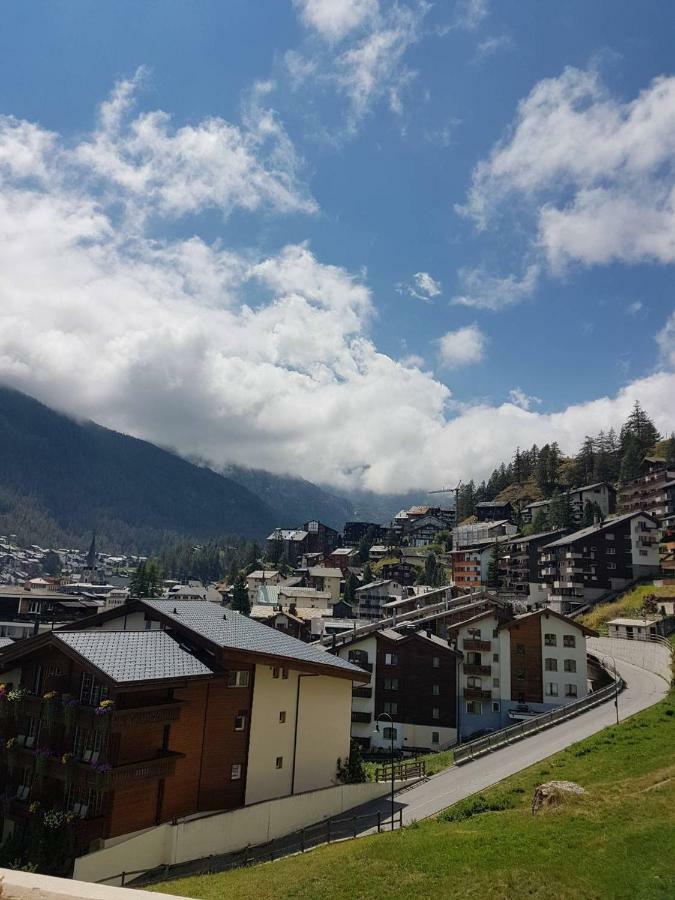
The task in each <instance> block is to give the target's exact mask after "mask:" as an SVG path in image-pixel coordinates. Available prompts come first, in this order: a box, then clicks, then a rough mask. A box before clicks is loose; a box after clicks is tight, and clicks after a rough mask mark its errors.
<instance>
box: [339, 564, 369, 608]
mask: <svg viewBox="0 0 675 900" xmlns="http://www.w3.org/2000/svg"><path fill="white" fill-rule="evenodd" d="M367 583H368V582H365V581H364V584H367ZM358 586H359V582H358V579H357V577H356V575H354V573H353V572H350V573H349V575H348V576H347V580H346V581H345V589H344V593H343V594H342V599H343V600H344V602H345V603H350V604H353V603H354V602H355V601H356V589H357V587H358Z"/></svg>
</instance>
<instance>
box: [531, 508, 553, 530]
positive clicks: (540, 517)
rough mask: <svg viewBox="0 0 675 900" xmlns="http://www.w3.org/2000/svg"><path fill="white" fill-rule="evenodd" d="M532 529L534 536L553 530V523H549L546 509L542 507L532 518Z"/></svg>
mask: <svg viewBox="0 0 675 900" xmlns="http://www.w3.org/2000/svg"><path fill="white" fill-rule="evenodd" d="M532 527H533V529H534V530H533V532H532V533H533V534H542V533H543V532H544V531H550V530H551V523H550V521H549V516H548V510H547V509H546V508H545V507H540V508H539V509H538V510H537V511H536V513H535V514H534V516H533V518H532Z"/></svg>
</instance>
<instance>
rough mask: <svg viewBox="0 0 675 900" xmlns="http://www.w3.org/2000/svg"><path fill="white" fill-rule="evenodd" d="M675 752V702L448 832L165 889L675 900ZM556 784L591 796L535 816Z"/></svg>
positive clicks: (580, 747)
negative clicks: (542, 787) (548, 786)
mask: <svg viewBox="0 0 675 900" xmlns="http://www.w3.org/2000/svg"><path fill="white" fill-rule="evenodd" d="M674 741H675V692H671V693H670V695H669V696H668V698H666V700H664V701H662V702H661V703H659V704H657V705H656V706H654V707H652V708H651V709H649V710H646V711H645V712H643V713H640V714H639V715H637V716H634V717H633V718H632V719H629V720H627V721H626V722H623V723H622V724H621V725H618V726H614V727H612V728H608V729H605V730H604V731H602V732H600V733H599V734H597V735H595V736H594V737H591V738H589V739H587V740H585V741H582V742H580V743H578V744H576V745H574V746H572V747H570V748H568V749H567V750H564V751H563V752H561V753H558V754H556V755H555V756H552V757H550V758H549V759H547V760H545V761H544V762H542V763H539V764H537V765H535V766H532V767H531V768H530V769H527V770H525V771H524V772H521V773H520V774H518V775H515V776H513V777H512V778H508V779H506V780H505V781H503V782H502V783H501V784H499V785H498V786H496V787H495V788H492V789H491V790H488V791H484V792H483V793H482V794H480V795H478V796H474V797H472V798H469V799H468V800H466V801H463V802H462V803H460V804H457V805H456V806H454V807H452V808H451V809H450V810H447V811H446V812H445V813H444V814H442V815H441V816H440V817H439V818H438V819H436V820H430V821H426V822H421V823H419V824H416V825H412V826H409V827H408V828H405V829H404V830H403V831H401V832H396V833H395V834H393V835H392V834H389V835H386V834H383V835H377V836H374V837H369V838H362V839H360V840H357V841H347V842H345V843H342V844H337V845H334V846H330V847H323V848H320V849H318V850H315V851H313V852H311V853H308V854H306V855H302V856H294V857H291V858H289V859H286V860H282V861H280V862H276V863H268V864H263V865H259V866H255V867H252V868H250V869H239V870H236V871H233V872H227V873H222V874H217V875H210V876H203V877H196V878H188V879H183V880H180V881H172V882H168V883H166V884H163V885H157V886H156V888H155V889H156V890H163V891H166V892H169V893H172V892H173V893H176V894H182V895H184V896H187V897H195V898H204V900H210V898H213V900H215V898H222V897H227V898H228V900H253V898H254V900H268V898H269V900H272V898H274V900H285V898H294V900H324V898H325V900H354V898H359V900H371V898H372V900H382V898H384V897H386V898H393V900H396V898H401V900H403V898H405V900H411V898H412V900H414V898H428V897H467V896H472V897H481V898H509V900H510V898H520V897H537V898H561V897H563V898H568V897H569V898H582V900H585V898H589V900H590V898H605V897H611V898H631V900H632V898H642V900H646V898H666V897H667V898H671V897H673V896H675V852H673V830H674V829H673V826H674V825H675V760H674V759H673V753H672V748H673V742H674ZM467 777H469V772H468V770H467ZM552 779H564V780H571V781H576V782H577V783H578V784H580V785H582V787H584V788H585V789H586V791H587V793H586V795H584V796H583V797H579V798H575V799H574V800H571V801H568V802H567V803H565V804H564V805H563V806H561V807H559V808H557V809H550V810H547V811H544V812H541V813H539V814H537V815H536V816H533V815H532V813H531V810H530V804H531V799H532V792H533V790H534V788H535V787H536V786H537V785H538V784H541V783H542V782H544V781H549V780H552Z"/></svg>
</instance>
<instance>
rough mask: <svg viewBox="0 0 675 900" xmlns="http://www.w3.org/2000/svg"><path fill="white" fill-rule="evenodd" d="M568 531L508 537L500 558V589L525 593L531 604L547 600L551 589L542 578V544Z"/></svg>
mask: <svg viewBox="0 0 675 900" xmlns="http://www.w3.org/2000/svg"><path fill="white" fill-rule="evenodd" d="M565 533H566V532H565V531H564V530H558V531H543V532H540V533H539V534H530V535H518V536H516V537H514V538H512V539H511V540H507V541H504V543H503V546H502V548H501V555H500V558H499V589H500V590H501V591H504V592H505V593H509V594H515V595H516V596H518V597H521V598H522V599H523V600H524V601H525V602H527V603H528V605H534V604H535V603H540V602H545V601H546V599H547V598H548V591H547V589H546V585H545V584H543V583H542V582H541V581H540V580H539V578H540V573H539V548H540V547H543V546H544V545H545V544H549V543H551V541H554V540H556V539H557V538H559V537H562V536H563V535H564V534H565Z"/></svg>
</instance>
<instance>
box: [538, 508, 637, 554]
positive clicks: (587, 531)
mask: <svg viewBox="0 0 675 900" xmlns="http://www.w3.org/2000/svg"><path fill="white" fill-rule="evenodd" d="M635 516H647V518H648V519H653V516H651V515H650V514H649V513H647V512H631V513H624V514H623V515H622V516H615V517H614V518H613V519H605V521H604V522H602V523H598V524H597V525H589V526H588V527H587V528H582V529H581V530H580V531H575V532H574V533H573V534H568V535H567V537H562V538H560V539H559V540H557V541H553V542H552V543H550V544H546V546H545V548H544V549H548V548H549V547H564V546H566V545H567V544H572V543H574V541H580V540H582V539H583V538H586V537H590V536H591V535H593V534H600V533H601V532H602V531H607V530H608V529H611V528H614V526H615V525H620V524H621V523H622V522H627V521H628V520H629V519H634V518H635Z"/></svg>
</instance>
